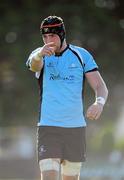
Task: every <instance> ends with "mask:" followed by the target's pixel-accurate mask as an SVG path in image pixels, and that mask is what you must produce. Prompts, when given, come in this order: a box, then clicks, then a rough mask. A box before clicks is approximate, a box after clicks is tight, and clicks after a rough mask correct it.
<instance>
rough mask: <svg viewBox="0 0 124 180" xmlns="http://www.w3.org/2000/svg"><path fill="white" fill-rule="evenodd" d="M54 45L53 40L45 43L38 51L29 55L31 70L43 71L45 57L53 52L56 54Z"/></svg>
mask: <svg viewBox="0 0 124 180" xmlns="http://www.w3.org/2000/svg"><path fill="white" fill-rule="evenodd" d="M53 45H54V43H53V42H50V43H48V44H45V45H44V46H43V47H42V48H40V50H39V51H38V52H36V53H34V54H33V55H32V56H31V57H29V59H30V63H29V66H30V70H31V71H33V72H38V71H41V69H42V67H43V57H44V56H51V55H52V54H54V47H53Z"/></svg>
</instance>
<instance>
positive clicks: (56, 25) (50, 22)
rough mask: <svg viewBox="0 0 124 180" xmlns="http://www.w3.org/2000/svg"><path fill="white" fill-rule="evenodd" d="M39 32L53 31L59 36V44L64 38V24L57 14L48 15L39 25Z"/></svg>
mask: <svg viewBox="0 0 124 180" xmlns="http://www.w3.org/2000/svg"><path fill="white" fill-rule="evenodd" d="M40 31H41V34H48V33H54V34H57V35H58V36H59V37H60V40H61V46H62V43H63V41H64V39H65V26H64V22H63V20H62V18H60V17H58V16H48V17H47V18H45V19H44V20H43V21H42V23H41V26H40Z"/></svg>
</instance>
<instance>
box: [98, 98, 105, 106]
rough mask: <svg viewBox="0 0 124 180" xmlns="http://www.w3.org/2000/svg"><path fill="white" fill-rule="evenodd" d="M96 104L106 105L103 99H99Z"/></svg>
mask: <svg viewBox="0 0 124 180" xmlns="http://www.w3.org/2000/svg"><path fill="white" fill-rule="evenodd" d="M96 103H99V104H102V105H104V104H105V99H104V98H103V97H97V98H96Z"/></svg>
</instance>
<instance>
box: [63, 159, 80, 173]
mask: <svg viewBox="0 0 124 180" xmlns="http://www.w3.org/2000/svg"><path fill="white" fill-rule="evenodd" d="M81 165H82V163H81V162H70V161H67V160H64V161H63V163H62V165H61V166H62V167H61V168H62V174H63V175H66V176H76V175H79V174H80V170H81Z"/></svg>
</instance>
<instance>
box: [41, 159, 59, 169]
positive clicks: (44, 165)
mask: <svg viewBox="0 0 124 180" xmlns="http://www.w3.org/2000/svg"><path fill="white" fill-rule="evenodd" d="M39 166H40V171H41V172H43V171H49V170H55V171H59V169H60V160H59V159H51V158H49V159H43V160H40V161H39Z"/></svg>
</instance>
